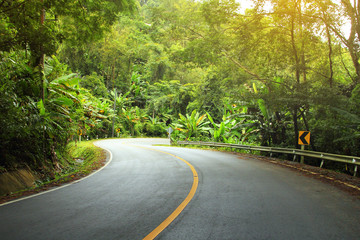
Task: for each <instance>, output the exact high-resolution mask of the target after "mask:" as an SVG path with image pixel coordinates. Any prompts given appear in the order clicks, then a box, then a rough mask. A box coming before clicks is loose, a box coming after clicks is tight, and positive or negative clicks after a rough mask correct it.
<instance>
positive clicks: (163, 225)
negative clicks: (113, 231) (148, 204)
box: [132, 145, 199, 240]
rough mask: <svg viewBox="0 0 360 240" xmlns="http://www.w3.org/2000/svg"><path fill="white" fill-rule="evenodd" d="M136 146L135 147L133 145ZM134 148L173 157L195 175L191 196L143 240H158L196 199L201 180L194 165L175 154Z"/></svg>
mask: <svg viewBox="0 0 360 240" xmlns="http://www.w3.org/2000/svg"><path fill="white" fill-rule="evenodd" d="M132 146H134V145H132ZM134 147H140V148H145V149H148V150H152V151H156V152H161V153H164V154H167V155H170V156H172V157H175V158H177V159H179V160H181V161H183V162H184V163H186V164H187V165H188V166H189V167H190V169H191V171H192V174H193V184H192V187H191V189H190V192H189V194H188V195H187V197H186V198H185V200H184V201H183V202H182V203H181V204H180V205H179V206H178V207H177V208H176V209H175V211H173V212H172V213H171V214H170V216H168V217H167V218H166V219H165V220H164V221H163V222H162V223H161V224H160V225H159V226H157V227H156V228H155V229H154V230H153V231H152V232H151V233H149V234H148V235H147V236H146V237H145V238H143V240H152V239H154V238H156V236H157V235H159V234H160V233H161V232H162V231H163V230H164V229H165V228H166V227H167V226H169V225H170V223H171V222H172V221H174V220H175V218H176V217H177V216H179V214H180V213H181V212H182V211H183V210H184V209H185V207H186V206H187V205H188V204H189V202H190V201H191V199H192V198H193V197H194V195H195V192H196V189H197V187H198V185H199V178H198V174H197V172H196V170H195V168H194V166H193V165H191V164H190V163H189V162H188V161H186V160H185V159H182V158H181V157H178V156H176V155H174V154H171V153H168V152H163V151H160V150H156V149H152V148H147V147H141V146H134Z"/></svg>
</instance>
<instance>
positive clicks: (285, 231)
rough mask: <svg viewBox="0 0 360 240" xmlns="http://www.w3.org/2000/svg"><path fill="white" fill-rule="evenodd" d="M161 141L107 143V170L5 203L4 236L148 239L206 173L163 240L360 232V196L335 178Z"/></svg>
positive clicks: (356, 235)
mask: <svg viewBox="0 0 360 240" xmlns="http://www.w3.org/2000/svg"><path fill="white" fill-rule="evenodd" d="M152 143H160V144H164V143H168V140H164V139H123V140H104V141H100V142H98V145H99V146H101V147H104V148H106V149H108V150H110V151H111V153H112V160H111V162H110V163H109V164H108V165H107V166H106V167H105V168H104V169H103V170H101V171H99V172H97V173H96V174H94V175H92V176H90V177H88V178H86V179H84V180H83V181H80V182H77V183H74V184H71V185H69V186H67V187H63V188H61V189H58V190H56V191H51V192H48V193H45V194H42V195H38V196H35V197H32V198H29V199H25V200H22V201H18V202H14V203H11V204H7V205H3V206H0V239H2V240H5V239H11V240H13V239H47V240H48V239H129V240H133V239H143V238H144V237H145V236H147V235H148V234H149V233H150V232H152V231H153V230H154V229H156V228H157V227H158V226H159V225H160V224H161V223H162V222H163V221H164V220H165V219H166V218H167V217H168V216H169V215H171V214H172V213H173V211H174V210H175V209H177V208H178V206H179V205H180V204H181V203H182V202H183V201H184V199H185V198H186V197H187V196H188V194H189V191H190V190H191V189H192V187H193V183H194V181H195V179H196V178H197V179H198V186H197V188H196V193H195V195H194V197H193V198H192V199H191V201H190V202H189V203H188V204H187V205H186V207H185V209H184V210H183V211H182V212H181V213H180V214H179V216H177V218H175V220H174V221H172V222H171V223H170V225H169V226H167V227H166V228H165V229H164V230H163V231H162V232H161V233H160V234H159V235H158V236H157V238H156V239H166V240H168V239H169V240H181V239H184V240H185V239H186V240H188V239H214V240H222V239H232V240H234V239H277V240H278V239H301V240H303V239H326V240H330V239H360V227H359V226H360V201H359V200H357V199H355V198H353V197H351V196H348V195H347V194H345V193H344V192H341V191H339V190H338V189H336V188H334V187H332V186H330V185H327V184H324V183H321V182H319V181H318V180H314V179H311V178H308V177H304V176H302V175H301V174H297V173H295V172H293V171H290V170H288V169H285V168H282V167H279V166H276V165H273V164H270V163H266V162H262V161H258V160H249V159H240V158H239V157H238V156H235V155H233V154H229V153H221V152H216V151H209V150H207V151H206V150H195V149H186V148H172V147H165V146H151V144H152ZM149 148H151V149H154V150H157V151H154V150H150V149H149ZM165 152H167V153H170V154H173V155H176V156H178V157H180V158H181V159H183V160H186V161H187V162H188V163H189V164H191V165H192V166H193V167H194V168H195V170H196V173H197V177H194V173H193V172H192V171H191V169H190V166H189V165H188V164H187V163H186V162H184V161H182V160H181V159H179V158H176V157H175V156H173V155H169V154H166V153H165Z"/></svg>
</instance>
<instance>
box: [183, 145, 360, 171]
mask: <svg viewBox="0 0 360 240" xmlns="http://www.w3.org/2000/svg"><path fill="white" fill-rule="evenodd" d="M177 144H179V145H200V146H211V147H227V148H238V149H245V150H252V151H260V152H270V157H271V155H272V153H283V154H293V155H294V159H293V160H294V161H295V159H296V156H305V157H312V158H318V159H321V160H322V161H321V164H320V168H321V167H322V166H323V164H324V160H329V161H334V162H341V163H346V164H351V165H354V166H355V167H354V176H356V173H357V166H359V165H360V157H355V156H346V155H337V154H332V153H324V152H315V151H308V150H300V149H291V148H279V147H261V146H250V145H240V144H229V143H218V142H189V141H178V142H177Z"/></svg>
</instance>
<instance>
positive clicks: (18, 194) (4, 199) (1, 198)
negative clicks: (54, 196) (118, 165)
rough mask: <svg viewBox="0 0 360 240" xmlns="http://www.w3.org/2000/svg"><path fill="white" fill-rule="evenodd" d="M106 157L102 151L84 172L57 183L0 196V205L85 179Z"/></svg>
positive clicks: (103, 163) (104, 162) (65, 177)
mask: <svg viewBox="0 0 360 240" xmlns="http://www.w3.org/2000/svg"><path fill="white" fill-rule="evenodd" d="M106 156H107V153H106V151H104V150H103V156H102V157H101V158H100V159H98V160H97V161H95V162H93V163H92V164H91V166H90V167H89V168H88V169H87V170H86V171H84V172H78V173H74V174H71V175H67V176H64V177H62V178H60V179H58V180H57V181H53V182H50V183H47V184H44V185H42V186H40V187H36V188H31V189H26V190H23V191H19V192H16V193H12V194H7V195H5V196H0V204H3V203H6V202H10V201H13V200H16V199H20V198H24V197H27V196H31V195H34V194H37V193H41V192H44V191H47V190H51V189H53V188H56V187H59V186H63V185H66V184H69V183H71V182H75V181H77V180H79V179H81V178H83V177H86V176H87V175H89V174H91V173H93V172H95V171H97V170H98V169H100V168H102V167H103V166H104V165H105V164H106V162H107V157H106Z"/></svg>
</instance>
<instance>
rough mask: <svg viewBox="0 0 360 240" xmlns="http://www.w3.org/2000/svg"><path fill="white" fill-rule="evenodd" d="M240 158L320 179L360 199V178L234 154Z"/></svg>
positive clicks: (306, 166) (312, 167)
mask: <svg viewBox="0 0 360 240" xmlns="http://www.w3.org/2000/svg"><path fill="white" fill-rule="evenodd" d="M234 154H236V155H238V156H239V157H246V158H247V159H257V160H260V161H265V162H268V163H270V164H276V165H278V166H281V167H284V168H288V169H290V170H292V171H295V172H298V173H301V174H302V175H304V176H307V177H311V178H314V179H318V180H320V181H322V182H324V183H326V184H330V185H332V186H335V187H337V188H338V189H340V190H342V191H344V192H346V193H348V194H350V195H352V196H355V197H356V198H358V199H360V178H359V177H353V176H350V175H348V174H345V173H339V172H335V171H331V170H328V169H324V168H319V167H314V166H310V165H305V164H300V163H298V162H292V161H286V160H280V159H276V158H270V157H264V156H258V155H252V154H246V153H234Z"/></svg>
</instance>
